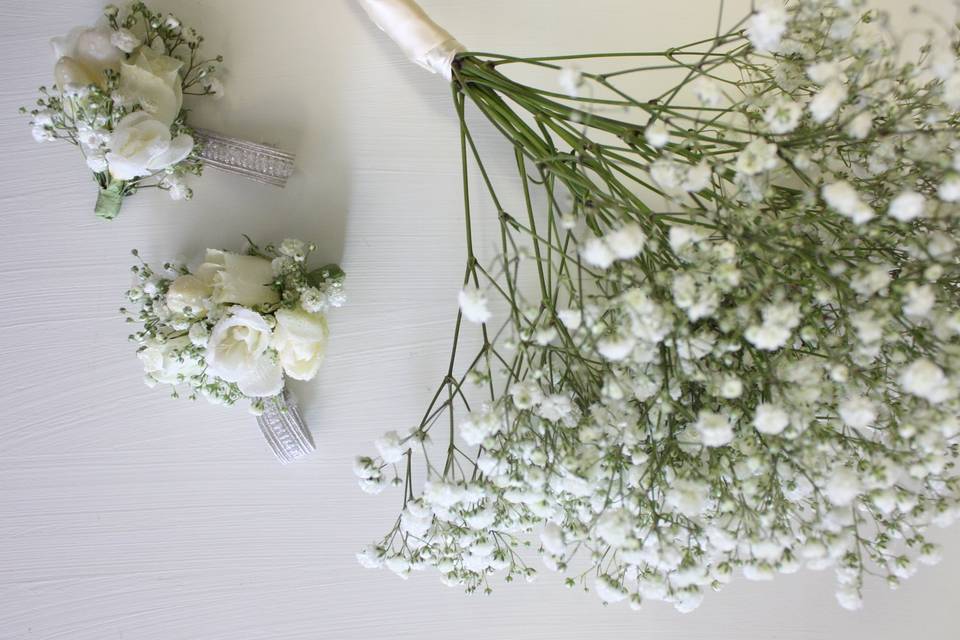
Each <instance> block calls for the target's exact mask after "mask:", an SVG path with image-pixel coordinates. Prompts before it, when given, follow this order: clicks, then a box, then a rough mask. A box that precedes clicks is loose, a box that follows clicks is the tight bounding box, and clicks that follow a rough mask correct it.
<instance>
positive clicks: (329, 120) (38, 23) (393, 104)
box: [0, 0, 960, 640]
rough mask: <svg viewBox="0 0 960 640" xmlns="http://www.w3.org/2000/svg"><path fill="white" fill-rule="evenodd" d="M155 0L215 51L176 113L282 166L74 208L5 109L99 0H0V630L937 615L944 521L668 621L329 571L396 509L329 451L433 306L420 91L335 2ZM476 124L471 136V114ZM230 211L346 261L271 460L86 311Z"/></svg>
mask: <svg viewBox="0 0 960 640" xmlns="http://www.w3.org/2000/svg"><path fill="white" fill-rule="evenodd" d="M746 3H747V2H746V0H742V1H740V2H733V3H730V2H728V5H731V4H732V5H735V6H732V7H731V11H733V12H737V11H741V10H742V8H743V7H744V6H746ZM947 3H948V0H923V4H924V5H925V6H935V7H943V6H946V5H947ZM154 4H155V5H157V6H159V4H160V3H159V2H156V3H154ZM424 4H425V6H427V7H428V8H429V10H430V11H431V12H432V13H433V14H434V15H435V17H436V18H437V19H438V20H439V21H440V22H442V23H443V24H444V25H445V26H447V27H448V28H449V29H450V30H451V31H452V32H453V33H454V34H456V35H457V36H458V37H459V38H460V39H461V40H462V41H464V42H465V43H467V44H468V45H470V46H473V47H475V48H478V49H484V50H491V51H503V52H515V53H530V54H533V53H543V54H549V53H561V52H570V51H573V50H611V49H623V50H627V49H637V48H641V47H642V48H644V49H656V48H665V47H667V46H670V45H671V44H676V43H678V42H680V41H682V40H692V39H694V38H696V37H698V36H701V35H702V34H704V33H705V32H707V30H709V29H710V28H711V26H710V25H711V21H712V20H713V13H714V8H715V6H716V3H715V2H713V1H712V0H673V1H672V2H660V1H659V0H656V1H655V0H485V1H484V2H478V1H477V0H424ZM883 4H885V5H887V6H891V7H893V6H898V5H900V4H901V3H899V2H898V0H885V1H884V3H883ZM165 6H166V7H167V8H169V9H171V10H174V11H177V12H179V13H180V14H181V15H182V17H183V18H184V19H185V20H186V21H188V22H189V23H190V24H192V25H195V26H197V27H198V28H199V29H200V30H201V31H202V32H203V33H204V34H205V35H206V36H207V46H208V50H209V51H211V52H216V51H222V52H223V54H224V55H225V56H226V58H227V60H228V68H229V76H228V77H227V87H228V91H229V95H228V97H227V98H225V99H224V100H223V101H222V102H220V103H218V104H216V105H206V106H204V107H202V108H201V109H199V110H198V111H197V112H196V114H195V115H196V118H195V121H196V122H197V123H198V124H200V125H203V126H208V127H212V128H216V129H219V130H220V131H222V132H224V133H227V134H232V135H237V136H247V137H249V138H251V139H256V140H262V141H270V142H275V143H279V144H280V145H282V146H284V147H286V148H289V149H291V150H293V151H296V152H297V153H298V154H299V162H298V165H299V170H298V173H297V175H296V176H295V178H294V179H293V180H292V181H291V183H290V185H289V187H288V188H287V189H286V190H285V191H277V190H273V189H271V188H266V187H261V186H259V185H256V184H253V183H248V182H245V181H243V180H240V179H237V178H233V177H230V176H225V175H221V174H216V173H214V172H210V173H209V174H208V175H207V176H206V177H205V178H204V179H203V180H201V181H198V182H197V183H196V184H195V186H196V193H197V196H196V199H195V200H194V201H193V202H190V203H186V204H177V203H172V202H170V201H168V200H167V199H166V197H165V196H164V195H163V194H159V193H144V194H141V195H138V196H136V197H135V198H134V199H132V200H129V201H128V202H127V203H126V205H125V207H124V211H123V213H122V215H121V217H120V218H119V219H118V220H116V221H115V222H112V223H104V222H101V221H99V220H97V219H95V218H94V217H93V215H92V206H93V202H94V196H95V193H94V185H93V184H92V182H91V181H90V177H89V174H88V173H87V172H86V170H85V168H84V167H83V164H82V162H81V160H80V158H79V155H78V153H77V152H76V151H75V150H73V149H70V148H68V147H66V146H60V145H45V146H40V145H37V144H35V143H34V142H33V141H32V139H31V138H30V133H29V129H28V127H27V125H26V122H25V119H24V118H22V117H19V116H18V115H17V114H16V108H17V107H19V106H20V105H23V104H30V102H31V100H32V98H33V96H34V93H35V90H36V87H37V86H39V85H40V84H44V83H49V82H50V75H51V68H52V60H50V57H49V53H48V48H47V41H48V39H49V38H50V37H52V36H55V35H60V34H62V33H65V32H66V31H67V30H68V29H69V28H70V27H72V26H74V25H78V24H84V23H89V22H91V21H93V20H94V19H95V18H96V17H97V15H98V13H99V8H100V2H98V1H97V0H43V1H38V2H23V1H22V0H0V54H2V55H0V60H2V63H0V210H2V215H0V238H2V245H0V247H2V249H0V300H2V306H0V309H2V313H0V362H2V363H3V366H2V368H0V394H2V397H0V407H2V409H0V639H2V640H8V639H9V640H14V639H15V640H21V639H34V638H36V639H46V640H54V639H57V640H115V639H119V638H124V639H136V640H179V639H189V640H195V639H196V640H201V639H202V640H260V639H263V640H268V639H269V640H307V639H311V640H312V639H317V638H323V639H327V638H330V639H336V640H341V639H353V638H369V637H388V638H396V639H407V638H410V639H413V638H418V639H420V638H441V637H444V638H460V639H470V638H502V639H514V638H525V639H531V640H540V639H543V640H547V639H549V640H561V639H569V640H573V639H581V638H585V637H589V638H591V639H593V640H603V639H608V638H609V639H613V638H625V637H629V638H651V639H653V638H656V639H676V640H688V639H690V640H693V639H697V640H701V639H705V640H773V639H777V640H807V639H816V640H821V639H822V640H832V639H834V638H837V639H839V638H850V639H859V638H864V639H868V638H869V639H870V640H885V639H891V640H893V639H899V638H903V637H909V636H916V635H918V634H920V635H922V636H923V637H924V638H925V640H954V639H956V638H957V637H958V636H960V631H958V625H957V623H956V621H955V618H954V615H955V611H954V610H953V608H952V607H953V606H955V604H956V593H957V591H956V588H957V587H956V585H957V579H958V577H960V531H958V530H956V529H955V530H952V531H949V532H946V533H944V534H943V535H942V536H941V539H942V540H943V541H944V542H945V546H946V548H945V553H944V555H945V560H944V562H943V563H942V564H941V565H940V566H938V567H935V568H932V569H924V570H923V571H921V573H920V574H919V575H918V576H917V577H916V578H914V579H913V580H912V581H910V582H908V583H907V584H906V585H905V586H904V587H903V588H902V589H901V590H900V591H899V592H897V593H891V592H889V591H887V590H886V588H885V587H884V586H882V585H881V584H878V583H871V586H870V587H869V589H868V594H867V607H866V609H865V610H864V611H862V612H860V613H858V614H850V613H846V612H844V611H842V610H840V609H839V608H838V607H837V606H836V604H835V602H834V599H833V594H832V576H831V575H829V574H815V573H802V574H800V575H795V576H788V577H783V578H780V579H778V580H777V581H775V582H773V583H767V584H757V583H749V582H745V581H742V580H740V581H737V582H735V583H734V584H733V585H731V586H729V587H728V588H726V589H725V590H724V591H723V592H722V593H720V594H718V595H714V596H711V597H708V598H707V600H706V602H705V603H704V605H703V606H702V608H701V609H700V610H698V611H697V612H696V613H694V614H691V615H687V616H681V615H679V614H676V613H675V612H674V611H673V610H672V609H670V608H668V607H667V606H658V605H650V606H648V607H647V608H646V609H645V610H644V611H643V612H641V613H634V612H631V611H629V610H628V609H627V608H626V607H608V608H604V607H603V606H602V605H601V604H600V602H599V601H598V600H597V599H596V598H595V597H594V596H593V595H588V594H583V593H577V592H570V591H567V590H566V589H565V588H563V587H562V586H561V584H560V579H559V578H558V577H556V576H553V575H550V574H545V575H543V576H542V577H541V579H540V580H539V581H538V582H537V583H536V584H534V585H512V586H508V585H503V586H501V587H500V588H498V589H497V590H496V591H495V592H494V594H493V595H492V596H489V597H487V596H465V595H463V594H462V593H460V592H459V591H457V590H451V589H447V588H446V587H443V586H441V585H440V583H439V581H438V580H437V579H436V576H435V575H430V574H417V575H415V576H414V577H413V578H412V579H411V580H410V581H408V582H405V583H404V582H401V581H400V580H399V579H397V578H396V577H394V576H393V575H392V574H388V573H383V572H371V571H367V570H363V569H361V568H360V567H359V566H357V565H356V562H355V560H354V558H353V553H354V552H355V551H357V550H358V549H359V548H360V547H361V545H363V544H365V543H366V542H368V541H371V540H373V539H374V538H376V537H378V536H379V535H380V534H381V533H382V532H383V531H384V530H385V527H387V526H388V523H389V522H390V521H391V519H392V518H393V517H394V514H395V511H394V510H395V508H396V507H397V505H396V501H395V500H394V499H392V498H391V497H390V496H389V495H384V496H380V497H378V498H371V497H368V496H365V495H364V494H362V493H360V491H359V490H358V489H357V487H356V484H355V482H354V479H353V477H352V474H351V469H350V468H351V461H352V458H353V456H354V455H355V454H358V453H362V452H366V451H369V450H371V446H370V443H371V441H372V439H373V438H374V437H376V436H377V435H379V434H380V433H382V432H383V431H385V430H387V429H390V428H403V427H405V426H407V425H409V424H410V423H411V422H412V421H414V420H415V419H416V417H417V416H418V414H419V412H420V411H421V410H422V408H423V404H424V402H425V401H426V400H427V399H428V394H429V392H430V390H431V388H432V387H433V385H434V384H435V383H436V382H437V380H438V375H439V374H440V372H441V369H442V367H443V362H444V360H445V358H446V353H447V349H448V339H449V336H450V334H451V330H452V322H451V321H452V316H453V313H454V312H455V293H456V290H457V282H458V280H459V278H460V273H461V269H462V255H461V252H462V230H461V224H460V215H461V204H460V203H461V194H460V185H459V169H458V167H457V164H456V160H457V157H458V156H457V154H458V148H457V137H456V131H457V127H456V120H455V117H454V114H453V113H452V110H451V105H450V102H449V91H448V89H447V88H446V87H445V86H444V84H443V82H441V81H440V80H438V78H436V77H432V76H429V75H428V74H426V73H424V72H423V71H421V70H420V69H417V68H415V67H413V66H412V65H410V64H408V63H407V62H405V61H404V60H403V59H402V58H401V56H400V54H399V53H398V52H397V51H396V50H394V48H393V47H392V45H391V44H390V43H389V42H387V41H386V40H385V39H384V38H383V37H382V35H381V34H379V33H378V32H377V31H376V30H375V29H374V28H372V27H371V26H370V25H369V24H367V22H366V21H365V19H364V17H363V15H362V13H361V12H360V11H359V10H358V9H357V7H355V6H354V5H353V3H352V2H351V0H274V1H272V2H263V1H262V0H169V1H168V2H166V5H165ZM547 7H550V8H551V12H550V13H543V10H544V9H546V8H547ZM900 11H901V12H905V11H906V9H905V7H902V8H901V9H900ZM544 16H546V17H544ZM483 137H484V139H485V140H486V141H487V144H488V145H496V143H497V142H496V140H497V138H496V135H495V134H493V133H492V132H490V131H488V132H487V133H486V134H483ZM504 154H505V156H504V157H505V158H506V160H508V161H512V160H511V156H510V154H509V150H507V149H504ZM496 166H499V167H502V168H503V171H507V170H508V169H509V163H508V162H504V163H501V164H499V165H496ZM242 232H246V233H248V234H250V235H252V236H253V237H255V238H262V239H264V240H277V239H281V238H283V237H284V236H287V235H291V236H298V237H303V238H313V239H316V240H317V241H318V243H319V245H320V247H321V252H320V253H321V254H322V257H323V258H325V259H329V260H341V261H342V264H343V265H344V267H345V268H346V270H347V272H348V274H349V280H348V283H349V293H350V297H351V302H350V306H349V307H347V308H346V309H344V310H342V311H341V312H339V313H337V314H335V315H334V316H333V317H332V318H331V329H332V332H333V342H332V346H331V352H330V357H329V361H328V363H327V365H326V367H325V369H324V371H323V372H322V374H321V375H320V377H319V379H317V380H316V382H315V383H314V384H312V385H309V386H304V385H298V386H297V387H296V388H297V392H298V394H299V395H300V397H301V399H302V400H303V404H304V407H305V412H306V414H307V416H308V419H309V420H310V422H311V424H312V426H313V430H314V436H315V439H316V441H317V444H318V446H319V452H318V453H316V454H315V455H314V456H313V457H312V458H310V459H309V460H307V461H306V462H302V463H299V464H297V465H294V466H291V467H282V466H280V465H279V464H277V463H275V462H274V461H273V460H272V458H271V457H270V453H269V451H268V449H267V447H266V445H265V443H264V442H263V440H262V438H261V436H260V434H259V432H258V431H257V428H256V425H255V423H254V421H253V419H252V418H251V417H249V416H247V415H246V414H245V413H244V412H243V411H242V410H225V409H219V408H215V407H211V406H208V405H205V404H202V403H195V404H194V403H190V402H188V401H185V400H182V401H175V400H171V399H169V398H168V397H166V395H165V394H164V393H163V392H161V391H159V390H150V389H148V388H146V387H145V386H143V384H142V383H141V381H140V368H139V363H138V362H137V360H136V358H135V357H134V355H133V352H132V349H131V346H130V345H129V344H128V343H127V342H126V335H127V333H128V327H127V326H126V325H125V324H124V323H123V322H122V321H121V320H120V318H119V317H118V314H117V312H116V309H117V307H118V306H119V305H120V304H122V302H123V300H122V294H123V291H124V290H125V289H126V287H127V285H128V284H129V274H128V272H127V269H128V267H129V265H130V260H131V258H130V255H129V253H128V252H129V250H130V248H132V247H138V248H139V249H140V250H141V251H142V253H143V254H144V255H145V256H146V257H147V258H149V259H153V260H162V259H163V258H164V257H167V256H171V255H175V254H177V253H181V254H183V255H187V256H193V255H195V254H198V253H199V252H200V251H201V250H202V249H203V248H204V247H206V246H220V247H239V246H240V245H241V238H240V233H242Z"/></svg>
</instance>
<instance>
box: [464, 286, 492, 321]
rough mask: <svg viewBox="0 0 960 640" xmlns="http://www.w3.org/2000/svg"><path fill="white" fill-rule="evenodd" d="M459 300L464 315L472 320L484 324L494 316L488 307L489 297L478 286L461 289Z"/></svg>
mask: <svg viewBox="0 0 960 640" xmlns="http://www.w3.org/2000/svg"><path fill="white" fill-rule="evenodd" d="M457 300H458V302H459V303H460V310H461V311H462V312H463V317H465V318H466V319H467V320H469V321H470V322H473V323H476V324H483V323H485V322H487V321H488V320H489V319H490V318H491V317H492V314H491V313H490V309H489V308H488V307H487V297H486V296H485V295H484V294H483V292H482V291H480V289H478V288H476V287H467V288H466V289H463V290H461V291H460V294H459V295H458V296H457Z"/></svg>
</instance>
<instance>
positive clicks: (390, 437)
mask: <svg viewBox="0 0 960 640" xmlns="http://www.w3.org/2000/svg"><path fill="white" fill-rule="evenodd" d="M373 444H374V446H375V447H376V448H377V451H378V452H379V453H380V457H381V458H382V459H383V461H384V462H386V463H387V464H395V463H397V462H400V461H401V460H403V455H404V453H405V452H406V450H407V448H406V447H405V446H404V445H403V444H402V443H401V441H400V434H398V433H397V432H396V431H389V432H387V433H385V434H383V435H382V436H381V437H379V438H377V439H376V440H374V441H373Z"/></svg>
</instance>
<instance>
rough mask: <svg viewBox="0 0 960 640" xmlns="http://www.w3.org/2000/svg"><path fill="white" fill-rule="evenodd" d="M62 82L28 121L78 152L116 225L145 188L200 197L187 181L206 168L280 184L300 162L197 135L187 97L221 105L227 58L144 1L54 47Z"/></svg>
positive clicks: (110, 10) (44, 95)
mask: <svg viewBox="0 0 960 640" xmlns="http://www.w3.org/2000/svg"><path fill="white" fill-rule="evenodd" d="M52 45H53V50H54V55H55V57H56V63H55V65H54V80H55V84H54V85H53V86H52V87H41V88H40V98H39V99H38V100H37V103H36V107H35V108H33V109H29V110H28V109H26V108H23V109H21V111H22V112H23V113H27V114H29V115H30V117H31V124H32V126H33V137H34V138H35V139H36V140H37V141H38V142H47V141H54V140H63V141H66V142H69V143H71V144H73V145H75V146H77V147H79V149H80V151H81V152H82V154H83V157H84V159H85V160H86V163H87V166H88V167H89V168H90V170H91V171H93V176H94V180H95V181H96V183H97V185H98V187H99V196H98V198H97V203H96V208H95V211H96V214H97V215H98V216H100V217H101V218H105V219H112V218H115V217H116V216H117V214H118V213H119V212H120V208H121V206H122V204H123V199H124V198H125V197H127V196H130V195H133V194H134V193H136V192H137V191H139V190H141V189H148V188H157V189H161V190H163V191H166V192H167V193H168V194H169V195H170V197H171V198H173V199H174V200H186V199H189V198H191V197H192V196H193V190H192V188H191V187H190V186H188V183H187V180H186V178H187V177H188V176H191V175H200V174H201V172H202V171H203V168H204V165H205V164H211V165H212V166H218V167H219V168H224V169H228V170H232V171H234V172H236V173H243V174H244V175H248V176H249V177H254V178H256V179H259V180H260V181H263V182H272V183H274V184H278V185H280V186H282V184H283V183H284V182H285V181H286V178H287V177H288V176H289V175H290V172H291V170H292V162H293V157H292V156H291V155H289V154H286V153H283V152H280V151H278V150H276V149H273V148H271V147H264V146H262V145H254V144H251V143H242V142H240V141H236V140H232V139H229V138H224V137H222V136H219V135H217V134H210V133H208V132H203V131H198V130H196V129H195V128H193V127H192V126H191V125H190V124H189V123H188V119H187V116H188V111H189V110H188V109H186V108H185V107H184V98H185V96H195V97H196V98H198V99H200V98H204V99H218V98H220V97H222V96H223V92H224V89H223V84H222V82H221V81H220V79H219V77H218V71H219V68H220V64H221V63H222V62H223V57H222V56H220V55H216V56H210V55H207V54H205V53H204V52H203V50H202V45H203V36H201V35H200V34H198V33H197V32H196V30H194V29H193V28H190V27H188V26H186V25H184V24H183V23H181V21H180V20H179V19H178V18H177V17H175V16H174V15H173V14H166V15H164V14H163V13H160V12H155V11H153V10H151V9H150V8H149V7H148V6H147V5H146V4H145V3H143V2H134V3H132V4H131V5H130V6H129V7H128V9H126V10H125V11H121V10H120V9H119V8H117V7H116V6H114V5H108V6H107V7H106V8H105V9H104V18H103V20H102V21H101V23H100V24H98V25H97V26H95V27H77V28H75V29H73V30H72V31H70V33H68V34H67V35H66V36H64V37H60V38H55V39H54V40H53V41H52Z"/></svg>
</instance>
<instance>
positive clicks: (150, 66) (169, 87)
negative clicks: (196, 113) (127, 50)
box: [120, 47, 183, 126]
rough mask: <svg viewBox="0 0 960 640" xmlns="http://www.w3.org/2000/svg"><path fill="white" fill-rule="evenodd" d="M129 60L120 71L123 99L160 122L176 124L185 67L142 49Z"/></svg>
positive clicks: (181, 105) (173, 60) (181, 97)
mask: <svg viewBox="0 0 960 640" xmlns="http://www.w3.org/2000/svg"><path fill="white" fill-rule="evenodd" d="M130 60H131V62H124V63H123V65H122V66H121V67H120V95H122V96H123V98H124V100H125V101H126V102H127V103H128V104H131V105H137V104H138V105H140V106H141V107H142V108H143V110H144V111H146V112H147V113H149V114H150V115H151V116H153V117H154V118H156V119H157V120H159V121H160V122H163V123H165V124H167V125H168V126H169V125H170V124H173V121H174V120H176V119H177V116H178V115H179V114H180V109H181V107H183V81H182V80H181V79H180V68H181V67H182V66H183V63H182V62H181V61H179V60H177V59H176V58H171V57H170V56H165V55H161V54H159V53H156V52H155V51H153V50H152V49H151V48H149V47H142V48H141V49H140V50H139V51H137V53H136V55H134V56H132V57H131V59H130Z"/></svg>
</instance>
